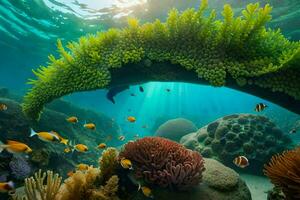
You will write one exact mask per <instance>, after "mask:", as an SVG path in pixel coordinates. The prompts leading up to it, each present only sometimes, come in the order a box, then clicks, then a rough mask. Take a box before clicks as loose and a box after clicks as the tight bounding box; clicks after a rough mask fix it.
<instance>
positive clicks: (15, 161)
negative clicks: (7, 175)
mask: <svg viewBox="0 0 300 200" xmlns="http://www.w3.org/2000/svg"><path fill="white" fill-rule="evenodd" d="M9 167H10V170H11V173H12V175H13V176H14V178H16V179H19V180H23V179H25V178H27V177H28V176H29V175H30V174H31V166H30V165H29V163H28V162H27V161H26V160H25V158H23V157H21V156H17V157H16V156H14V157H13V158H12V160H11V161H10V162H9Z"/></svg>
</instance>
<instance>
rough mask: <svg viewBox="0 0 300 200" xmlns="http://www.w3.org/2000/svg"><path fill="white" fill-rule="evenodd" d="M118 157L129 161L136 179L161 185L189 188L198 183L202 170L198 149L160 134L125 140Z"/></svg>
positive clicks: (202, 161) (202, 165) (180, 188)
mask: <svg viewBox="0 0 300 200" xmlns="http://www.w3.org/2000/svg"><path fill="white" fill-rule="evenodd" d="M119 158H120V159H122V158H126V159H129V160H131V162H132V163H133V167H134V175H135V177H136V178H137V179H142V180H143V181H146V182H148V183H149V184H153V185H157V186H159V187H162V188H167V187H168V188H170V189H178V190H186V189H190V188H191V187H193V186H195V185H197V184H199V183H200V181H201V179H202V172H203V171H204V160H203V158H202V156H201V155H200V154H199V153H198V152H195V151H191V150H188V149H186V148H185V147H184V146H182V145H180V144H178V143H176V142H173V141H171V140H168V139H165V138H161V137H145V138H142V139H139V140H136V141H134V142H129V143H127V144H126V145H125V147H124V150H123V151H121V152H120V154H119Z"/></svg>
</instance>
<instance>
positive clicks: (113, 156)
mask: <svg viewBox="0 0 300 200" xmlns="http://www.w3.org/2000/svg"><path fill="white" fill-rule="evenodd" d="M118 154H119V152H118V151H117V149H115V148H111V147H110V148H107V149H106V150H105V151H103V152H102V156H101V157H100V159H99V166H100V179H101V180H100V182H105V181H107V180H108V179H109V178H110V177H111V176H112V175H114V174H115V173H116V169H117V166H118V165H119V162H118Z"/></svg>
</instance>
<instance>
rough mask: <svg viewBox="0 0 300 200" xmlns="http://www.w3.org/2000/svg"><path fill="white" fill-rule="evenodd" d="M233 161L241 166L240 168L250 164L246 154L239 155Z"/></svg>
mask: <svg viewBox="0 0 300 200" xmlns="http://www.w3.org/2000/svg"><path fill="white" fill-rule="evenodd" d="M233 163H234V164H235V165H236V166H238V167H240V168H245V167H247V166H248V165H249V161H248V159H247V158H246V157H245V156H238V157H236V158H235V159H234V160H233Z"/></svg>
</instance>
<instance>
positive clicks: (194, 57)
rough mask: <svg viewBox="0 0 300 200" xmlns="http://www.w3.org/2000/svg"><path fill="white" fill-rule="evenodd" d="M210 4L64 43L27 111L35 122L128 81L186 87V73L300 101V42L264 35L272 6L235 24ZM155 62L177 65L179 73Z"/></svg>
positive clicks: (40, 74) (253, 9)
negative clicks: (64, 103) (50, 110)
mask: <svg viewBox="0 0 300 200" xmlns="http://www.w3.org/2000/svg"><path fill="white" fill-rule="evenodd" d="M207 5H208V2H207V0H203V1H201V6H200V7H199V9H198V10H194V9H187V10H186V11H184V12H182V13H179V11H177V10H175V9H174V10H171V11H170V12H169V17H168V19H167V21H166V22H165V23H162V22H160V21H159V20H156V21H155V22H153V23H146V24H144V25H140V24H139V22H138V20H136V19H130V20H129V26H128V27H126V28H124V29H110V30H108V31H107V32H103V33H98V34H96V35H88V36H85V37H82V38H80V39H79V41H78V42H69V43H68V44H67V48H68V50H66V49H65V48H64V47H63V45H62V43H61V42H60V41H58V51H59V53H60V57H59V58H55V57H54V56H53V55H50V56H49V60H50V62H49V64H48V66H47V67H41V68H39V69H37V70H35V71H34V73H35V75H36V76H37V79H35V80H30V83H31V84H33V87H32V89H31V90H30V91H29V92H28V93H27V95H26V96H25V98H24V104H23V110H24V112H25V113H26V115H27V116H28V117H30V118H33V119H37V118H38V117H39V113H40V112H41V110H42V108H43V106H44V105H45V104H46V103H48V102H50V101H52V100H53V99H55V98H58V97H61V96H63V95H66V94H70V93H73V92H76V91H86V90H94V89H98V88H105V87H109V86H113V85H114V84H119V83H122V80H125V79H128V80H129V83H132V82H136V81H137V80H135V79H138V81H139V82H141V81H144V82H145V81H149V80H175V79H177V80H181V81H182V79H183V77H184V76H183V75H182V73H183V71H185V72H187V71H189V72H190V73H193V76H192V77H193V78H189V79H195V77H198V78H199V80H204V81H206V82H208V83H210V84H211V85H213V86H223V85H225V84H226V83H227V82H232V81H228V80H231V79H233V80H235V82H236V83H237V84H238V85H240V87H244V86H248V85H251V87H254V86H255V87H257V88H263V89H265V90H264V91H265V92H264V93H266V91H274V92H277V94H281V95H286V96H285V97H289V98H290V100H292V99H293V98H294V99H293V100H295V99H298V100H299V99H300V81H299V79H298V77H299V76H300V69H299V65H298V63H299V60H300V43H299V42H291V41H289V40H287V39H286V38H285V37H284V36H283V35H282V34H281V33H280V31H274V30H270V29H266V28H265V24H266V23H267V22H268V21H269V20H270V19H271V16H270V12H271V7H270V6H269V5H268V4H266V5H265V6H264V7H262V8H261V7H260V6H259V4H258V3H256V4H249V5H248V6H247V8H246V9H245V10H243V11H242V14H241V15H240V16H237V17H234V13H233V10H232V8H231V7H230V5H228V4H226V5H225V6H224V10H223V12H222V15H223V17H224V19H222V20H219V19H216V13H215V11H214V10H213V11H211V12H210V14H208V15H207V14H205V12H206V8H207ZM149 61H151V62H149ZM139 63H141V64H140V65H137V66H136V68H135V67H134V65H133V64H139ZM155 63H171V64H172V65H176V66H179V67H181V68H180V69H181V70H179V69H177V68H176V67H170V68H168V65H167V64H163V65H159V66H157V65H155ZM164 69H167V70H164ZM126 70H127V71H126ZM137 73H139V74H140V76H137ZM194 75H196V76H194ZM130 78H132V79H130ZM197 80H198V79H197ZM226 81H227V82H226ZM127 84H128V83H127ZM252 91H253V89H252ZM291 97H292V98H291Z"/></svg>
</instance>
